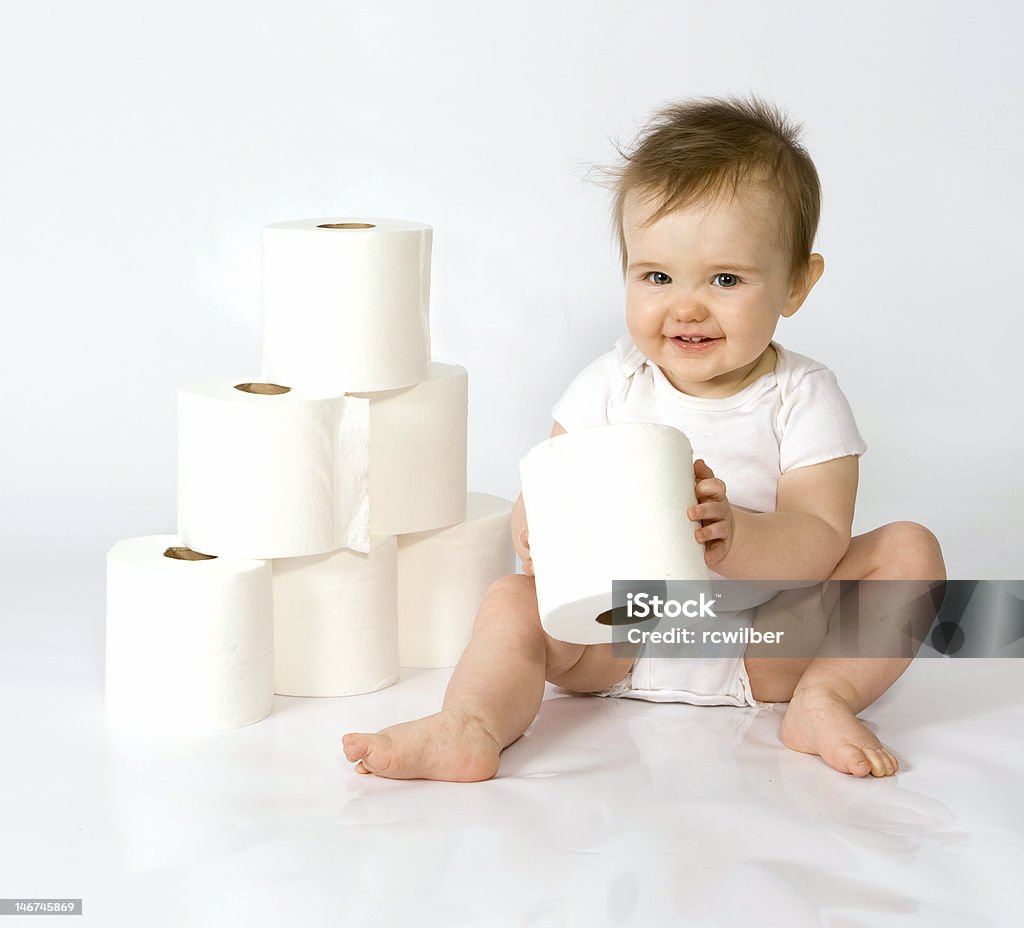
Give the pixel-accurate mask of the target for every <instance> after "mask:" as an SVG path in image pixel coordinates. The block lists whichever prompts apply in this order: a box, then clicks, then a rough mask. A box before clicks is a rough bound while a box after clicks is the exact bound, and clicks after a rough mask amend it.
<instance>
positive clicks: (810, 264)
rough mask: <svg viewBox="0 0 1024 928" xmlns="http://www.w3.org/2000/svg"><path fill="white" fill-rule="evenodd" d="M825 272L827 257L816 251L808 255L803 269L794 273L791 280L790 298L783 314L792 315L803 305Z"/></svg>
mask: <svg viewBox="0 0 1024 928" xmlns="http://www.w3.org/2000/svg"><path fill="white" fill-rule="evenodd" d="M824 273H825V259H824V258H823V257H822V256H821V255H819V254H818V253H817V252H815V253H814V254H812V255H811V256H810V257H808V259H807V263H806V264H805V265H804V267H803V269H802V270H800V271H797V272H796V273H794V275H793V279H792V281H791V282H790V290H789V299H788V300H787V301H786V307H785V309H783V310H782V315H783V316H787V317H788V316H792V315H793V313H795V312H796V311H797V310H798V309H799V308H800V307H801V306H802V305H803V303H804V300H806V299H807V294H808V293H810V292H811V290H812V289H813V288H814V285H815V284H816V283H817V282H818V281H819V280H821V275H822V274H824Z"/></svg>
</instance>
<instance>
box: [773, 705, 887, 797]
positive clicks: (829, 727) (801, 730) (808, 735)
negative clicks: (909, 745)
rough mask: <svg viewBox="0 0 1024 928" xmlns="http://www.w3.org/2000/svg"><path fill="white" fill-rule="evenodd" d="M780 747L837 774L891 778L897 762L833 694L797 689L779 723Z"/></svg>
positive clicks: (848, 707)
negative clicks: (816, 758)
mask: <svg viewBox="0 0 1024 928" xmlns="http://www.w3.org/2000/svg"><path fill="white" fill-rule="evenodd" d="M781 738H782V743H783V744H784V745H786V747H788V748H792V749H793V750H794V751H800V752H802V753H804V754H817V755H819V756H820V757H821V759H822V760H823V761H825V763H826V764H828V765H829V766H830V767H834V768H835V769H836V770H838V771H839V772H840V773H851V774H853V775H854V776H855V777H865V776H867V775H868V774H869V773H870V774H871V775H872V776H875V777H888V776H892V775H893V774H894V773H895V772H896V771H897V770H899V766H900V765H899V761H897V760H896V758H895V756H894V755H893V754H892V752H891V751H889V750H888V749H887V748H885V747H883V746H882V743H881V742H880V741H879V740H878V739H877V738H876V737H875V736H874V735H873V734H871V732H870V731H869V730H868V728H867V726H866V725H865V724H864V723H863V722H862V721H861V720H860V719H858V718H857V715H856V713H855V712H854V711H853V709H852V708H851V707H850V705H849V704H848V703H847V702H846V701H845V700H844V699H843V698H842V697H841V696H840V695H839V694H838V693H836V692H835V691H833V690H830V689H827V688H824V687H818V688H814V689H799V688H798V689H797V691H796V692H795V693H794V694H793V698H792V700H791V701H790V703H789V708H788V709H787V710H786V715H785V717H784V718H783V719H782V731H781Z"/></svg>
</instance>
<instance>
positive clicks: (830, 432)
mask: <svg viewBox="0 0 1024 928" xmlns="http://www.w3.org/2000/svg"><path fill="white" fill-rule="evenodd" d="M779 426H780V431H781V437H780V440H779V470H780V472H781V473H783V474H784V473H786V471H789V470H792V469H793V468H795V467H808V466H810V465H811V464H821V463H823V462H825V461H831V460H833V459H835V458H841V457H846V456H847V455H851V454H853V455H861V454H863V453H864V452H865V451H867V450H868V446H867V444H865V442H864V439H863V438H862V437H861V434H860V431H859V430H858V429H857V422H856V420H855V419H854V417H853V410H852V409H851V408H850V403H849V401H848V400H847V399H846V396H845V395H844V394H843V391H842V390H841V389H840V388H839V382H838V381H837V380H836V375H835V374H833V373H832V371H830V370H828V368H823V367H820V368H818V369H817V370H812V371H808V372H807V373H806V374H804V376H803V377H801V378H800V379H799V381H798V382H797V383H796V384H795V385H794V386H793V389H792V391H791V392H790V395H789V396H788V397H787V398H786V400H785V401H784V402H783V404H782V409H781V410H780V412H779Z"/></svg>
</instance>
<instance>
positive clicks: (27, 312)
mask: <svg viewBox="0 0 1024 928" xmlns="http://www.w3.org/2000/svg"><path fill="white" fill-rule="evenodd" d="M1020 9H1021V8H1020V7H1019V6H1018V5H1013V4H1010V3H1005V4H1003V3H982V4H979V3H963V4H952V3H934V2H930V3H903V4H892V3H866V4H858V5H856V6H851V5H845V6H842V7H840V6H839V5H829V6H828V7H822V5H821V4H819V3H809V2H795V3H794V2H790V3H787V4H785V5H777V6H774V8H773V5H769V4H763V3H753V2H750V3H729V2H714V3H701V4H694V3H669V2H630V3H624V4H611V3H594V2H583V0H577V2H563V3H555V4H552V3H550V2H545V3H540V2H521V3H517V4H515V5H514V6H508V7H497V6H493V5H489V4H478V3H468V2H466V3H463V2H450V0H449V2H432V3H420V2H377V3H373V4H369V3H341V2H328V0H298V2H289V3H271V2H245V3H242V2H237V3H227V2H213V3H211V2H209V0H203V2H202V3H198V2H190V0H183V2H179V3H175V4H173V5H172V4H164V5H153V4H145V5H141V6H140V5H139V4H137V3H129V2H110V0H106V2H101V0H98V2H93V3H89V4H74V3H52V2H50V3H39V4H28V5H24V6H23V7H21V8H20V9H19V10H18V11H17V12H13V11H12V12H11V13H8V14H7V16H6V22H5V24H4V28H3V29H2V30H0V36H2V37H0V86H2V87H3V88H4V90H3V93H4V96H5V100H4V108H3V110H4V131H3V137H4V141H3V145H2V151H0V159H2V168H3V169H2V171H0V206H2V210H3V223H2V226H0V253H2V255H3V259H2V266H3V269H2V276H0V300H2V306H3V333H2V340H0V351H2V363H3V371H4V378H5V386H4V400H3V407H4V413H5V415H4V426H3V429H2V432H0V434H2V441H3V447H2V448H0V454H2V457H0V460H2V461H3V470H4V479H3V481H2V483H0V493H2V496H3V498H2V501H0V502H2V505H3V509H4V512H5V513H7V515H6V517H5V520H4V521H5V533H4V534H5V539H4V544H5V548H6V550H5V551H4V552H3V553H4V560H5V564H7V568H6V569H19V568H17V567H16V566H13V568H12V565H15V564H16V563H18V561H19V560H20V559H25V560H27V561H30V562H33V563H35V564H37V565H38V564H40V563H44V562H45V563H53V562H56V561H68V560H72V559H73V560H74V561H76V562H77V563H78V564H80V565H82V567H83V568H84V569H86V570H88V571H90V572H92V571H95V572H97V573H100V572H102V569H103V556H104V554H105V552H106V550H107V549H108V548H109V547H110V545H111V544H113V542H114V541H116V540H118V539H119V538H123V537H127V536H131V535H140V534H150V533H159V532H167V531H173V530H174V527H175V514H174V498H175V439H176V436H175V390H176V388H177V386H178V385H179V384H180V383H184V382H187V381H190V380H196V379H216V378H219V377H223V376H234V375H236V374H242V373H245V374H247V375H249V376H252V375H254V374H255V373H257V372H258V362H259V348H260V341H259V340H260V331H259V267H260V238H259V236H260V227H261V226H262V225H263V224H265V223H270V222H278V221H282V220H288V219H296V218H303V217H308V216H325V215H338V216H356V215H370V216H395V217H401V218H407V219H414V220H419V221H424V222H428V223H430V224H431V225H433V227H434V259H433V291H432V308H431V315H432V333H433V354H434V357H435V359H437V360H443V361H449V362H455V363H460V364H463V365H464V366H465V367H467V368H468V370H469V374H470V395H471V399H470V403H471V406H470V458H469V482H470V487H471V488H473V489H478V490H484V491H489V492H493V493H498V494H501V495H504V496H507V497H510V498H514V496H515V494H516V493H517V492H518V475H517V462H518V459H519V458H520V457H521V456H522V454H523V453H524V452H525V451H526V450H527V449H528V448H529V447H530V446H531V445H532V444H534V443H535V442H537V441H539V440H541V439H542V438H544V437H546V436H547V433H548V431H549V429H550V408H551V405H552V404H553V402H554V400H555V399H556V398H557V397H558V395H559V394H560V392H561V391H562V390H563V389H564V387H565V386H566V384H567V383H568V382H569V380H570V379H571V378H572V376H573V375H574V374H575V373H576V372H577V371H578V370H579V369H580V368H581V367H582V366H583V365H584V364H585V363H586V362H587V361H589V360H591V359H592V358H594V357H596V356H597V355H598V354H600V353H602V352H604V351H606V350H607V349H608V348H610V347H611V344H612V342H613V341H614V339H615V338H616V337H617V336H618V335H619V334H621V333H622V332H623V331H625V329H624V321H623V307H624V297H623V287H622V282H621V277H620V273H619V271H618V261H617V256H616V254H615V251H614V246H613V237H612V231H611V228H610V226H609V223H608V205H609V194H608V193H607V192H606V191H604V190H602V189H600V188H598V187H596V186H594V185H593V184H588V183H587V181H586V179H585V174H586V169H587V165H588V164H589V163H591V162H594V163H607V162H608V161H610V160H611V159H613V157H614V149H613V147H612V145H611V140H612V139H617V140H619V141H620V142H621V143H623V144H626V143H629V142H631V141H632V139H633V138H634V136H635V133H636V131H637V130H638V128H640V126H641V125H642V123H643V121H644V120H645V119H646V118H647V117H648V116H649V115H650V114H651V113H652V112H653V111H654V110H655V109H656V108H657V107H658V106H660V105H662V104H664V103H666V102H668V101H669V100H673V99H678V98H682V97H686V96H691V95H696V94H705V93H721V94H727V93H748V92H754V93H756V94H759V95H761V96H763V97H765V98H767V99H769V100H771V101H773V102H776V103H778V104H780V105H781V106H783V107H784V108H785V109H786V110H787V111H789V112H790V113H791V114H792V115H793V116H794V117H795V118H796V119H797V120H798V121H800V122H802V123H803V124H804V126H805V133H804V140H805V142H806V145H807V147H808V148H809V150H810V152H811V154H812V156H813V158H814V159H815V161H816V163H817V166H818V170H819V173H820V175H821V178H822V183H823V188H824V210H823V217H822V223H821V228H820V235H819V242H818V248H819V250H820V251H821V252H822V253H823V254H824V255H825V258H826V272H825V276H824V278H823V279H822V281H821V282H820V283H819V285H818V287H817V288H816V290H815V291H814V293H813V294H812V296H811V297H810V299H809V301H808V303H807V304H805V306H804V308H803V309H802V310H801V311H800V313H799V314H798V315H797V316H796V317H795V318H793V319H791V320H783V321H782V323H781V324H780V327H779V330H778V333H777V338H778V339H779V341H781V342H782V343H783V344H784V345H786V346H787V347H789V348H792V349H793V350H796V351H799V352H801V353H803V354H807V355H810V356H811V357H814V358H817V359H819V360H822V361H824V362H825V363H827V364H828V365H830V366H831V367H832V368H833V369H834V370H835V371H836V373H837V375H838V377H839V381H840V384H841V385H842V386H843V388H844V390H845V391H846V393H847V395H848V397H849V399H850V401H851V403H852V405H853V408H854V411H855V413H856V415H857V418H858V422H859V424H860V428H861V431H862V432H863V434H864V436H865V438H866V440H867V442H868V445H869V451H868V454H867V455H866V456H865V457H864V458H863V459H862V479H861V490H860V496H859V504H858V512H857V523H856V526H855V529H856V531H859V532H862V531H867V530H869V529H871V528H873V527H875V526H877V525H880V524H882V523H884V522H889V521H895V520H898V519H911V520H915V521H919V522H922V523H924V524H926V525H927V526H929V527H930V528H931V529H932V530H933V531H935V532H936V534H937V535H938V536H939V538H940V540H941V542H942V544H943V546H944V549H945V552H946V557H947V562H948V566H949V573H950V576H952V577H984V578H1000V577H1017V576H1020V573H1021V565H1022V563H1024V534H1022V533H1021V532H1020V530H1019V526H1020V525H1021V522H1022V516H1024V503H1022V502H1021V495H1020V494H1019V492H1018V480H1019V474H1020V463H1021V458H1022V455H1021V452H1022V448H1024V429H1022V427H1021V397H1022V388H1021V379H1022V378H1021V374H1020V362H1019V357H1020V350H1021V343H1022V341H1024V321H1022V307H1021V302H1022V301H1021V284H1020V279H1019V278H1020V272H1021V267H1022V263H1021V249H1022V242H1024V236H1022V235H1021V228H1020V219H1019V217H1020V215H1021V208H1022V205H1024V204H1022V199H1024V198H1022V193H1021V183H1020V165H1021V163H1022V162H1024V151H1022V149H1024V137H1022V134H1021V125H1022V121H1021V116H1022V113H1021V109H1022V106H1021V93H1020V88H1021V66H1020V39H1021V25H1022V22H1021V20H1022V15H1021V12H1020ZM12 558H13V559H14V560H13V561H12ZM101 620H102V619H101V615H99V614H96V615H93V616H92V619H91V620H90V621H93V622H101ZM96 631H97V632H98V631H99V628H98V627H97V629H96Z"/></svg>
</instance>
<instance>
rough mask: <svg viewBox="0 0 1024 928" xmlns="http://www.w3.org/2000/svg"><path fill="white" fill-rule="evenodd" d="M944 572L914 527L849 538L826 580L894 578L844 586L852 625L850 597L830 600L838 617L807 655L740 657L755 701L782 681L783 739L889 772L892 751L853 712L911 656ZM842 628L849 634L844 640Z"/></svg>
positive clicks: (776, 695) (893, 764) (838, 760)
mask: <svg viewBox="0 0 1024 928" xmlns="http://www.w3.org/2000/svg"><path fill="white" fill-rule="evenodd" d="M945 575H946V574H945V565H944V564H943V561H942V553H941V550H940V549H939V546H938V542H937V541H936V540H935V537H934V536H933V535H932V534H931V533H930V532H928V530H927V529H925V528H923V527H922V526H919V525H916V524H914V523H908V522H899V523H894V524H892V525H885V526H882V527H881V528H878V529H875V530H874V531H873V532H868V533H867V534H865V535H859V536H857V537H856V538H854V539H853V542H852V543H851V545H850V549H849V551H848V552H847V554H846V556H845V557H844V558H843V560H842V561H840V563H839V564H838V566H837V567H836V570H835V571H834V573H833V574H832V577H831V578H830V579H831V580H861V579H864V580H869V581H873V580H898V581H900V582H899V583H878V584H873V583H870V582H869V583H863V584H859V585H858V586H856V587H851V588H850V590H848V594H849V595H855V596H859V599H860V602H859V608H858V609H857V610H856V619H857V624H853V623H851V621H850V612H851V610H850V608H849V606H850V603H849V602H847V603H845V604H844V603H839V604H838V607H837V609H836V613H837V614H838V615H837V616H834V617H833V618H834V619H835V618H836V617H841V618H842V621H841V622H839V621H835V620H833V621H832V622H831V623H830V627H829V631H828V634H827V637H826V638H825V640H824V642H823V643H822V644H821V646H820V648H819V649H818V651H817V653H816V654H815V655H814V657H813V659H809V658H804V659H779V660H774V659H773V658H771V657H763V658H752V659H750V658H748V659H747V661H746V663H747V667H748V674H750V676H751V689H752V692H753V695H754V697H755V698H756V699H765V700H768V701H786V697H787V693H786V690H787V688H791V695H789V707H788V709H787V711H786V716H785V718H784V719H783V722H782V730H781V737H782V741H783V743H784V744H785V745H786V746H787V747H790V748H792V749H793V750H796V751H801V752H803V753H805V754H818V755H820V756H821V758H822V759H823V760H824V761H825V762H826V763H828V764H829V765H830V766H832V767H834V768H835V769H836V770H839V771H841V772H843V773H850V774H853V775H854V776H866V775H867V774H869V773H870V774H872V775H873V776H889V775H891V774H893V773H895V772H896V770H897V769H898V768H899V763H898V762H897V760H896V758H895V756H894V755H893V754H892V752H891V751H889V749H888V748H886V747H885V746H884V745H882V743H881V742H880V741H879V740H878V738H876V737H875V735H874V734H872V733H871V731H870V730H869V729H868V728H867V726H866V725H864V723H863V722H861V720H860V719H859V718H857V714H858V713H859V712H862V711H863V710H864V709H866V708H867V707H868V706H870V705H871V704H872V703H873V702H874V701H875V700H876V699H878V697H879V696H881V695H882V693H884V692H885V691H886V690H887V689H888V688H889V687H890V686H891V685H892V684H893V683H894V682H895V681H896V680H897V679H898V678H899V677H900V675H901V674H902V673H903V671H904V670H906V668H907V667H908V666H909V664H910V662H911V660H913V651H914V650H916V647H915V646H914V645H913V642H914V641H915V640H916V641H921V640H922V638H923V636H924V633H925V632H926V631H927V629H928V627H930V625H931V623H932V620H933V619H934V617H935V607H936V604H935V603H934V602H933V601H932V599H931V596H930V594H931V592H932V591H933V590H934V589H935V588H936V587H938V586H939V585H940V583H941V581H943V580H944V579H945ZM912 581H917V582H916V583H915V582H912ZM783 595H785V594H783ZM908 630H909V631H911V635H908V634H907V631H908ZM851 633H852V634H853V636H854V637H855V638H856V639H857V641H856V642H854V643H853V644H851V642H850V641H849V638H850V636H851ZM908 646H909V647H908ZM851 654H860V655H872V654H876V655H878V656H849V655H851ZM897 655H898V656H897Z"/></svg>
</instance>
